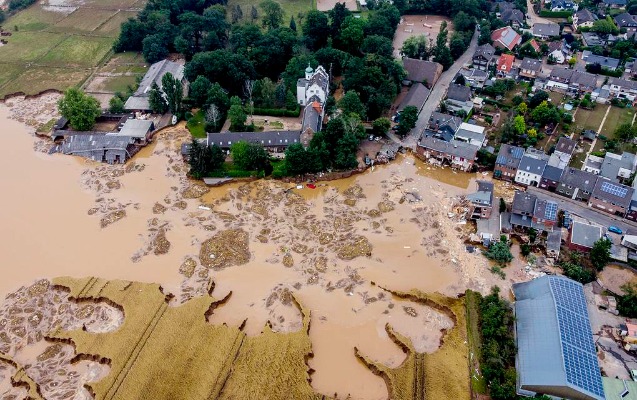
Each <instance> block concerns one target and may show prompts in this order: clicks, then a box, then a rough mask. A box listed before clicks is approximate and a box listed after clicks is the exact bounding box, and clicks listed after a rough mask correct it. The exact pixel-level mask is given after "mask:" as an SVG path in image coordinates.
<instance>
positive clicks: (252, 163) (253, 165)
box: [230, 142, 268, 171]
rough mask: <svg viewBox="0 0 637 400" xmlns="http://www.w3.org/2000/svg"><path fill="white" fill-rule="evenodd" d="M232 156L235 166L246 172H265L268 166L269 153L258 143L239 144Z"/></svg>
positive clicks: (233, 150)
mask: <svg viewBox="0 0 637 400" xmlns="http://www.w3.org/2000/svg"><path fill="white" fill-rule="evenodd" d="M230 154H231V155H232V161H233V162H234V165H235V166H237V167H239V168H240V169H242V170H244V171H263V170H265V168H266V165H267V164H268V153H267V152H266V151H265V149H264V148H263V147H262V146H261V145H260V144H257V143H248V142H237V143H235V144H233V145H232V147H231V148H230Z"/></svg>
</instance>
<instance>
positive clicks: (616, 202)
mask: <svg viewBox="0 0 637 400" xmlns="http://www.w3.org/2000/svg"><path fill="white" fill-rule="evenodd" d="M634 192H635V189H633V188H632V187H630V186H625V185H622V184H621V183H615V182H613V181H610V180H608V179H604V178H599V179H598V180H597V183H596V184H595V188H594V189H593V193H592V194H591V197H590V199H588V205H589V206H590V207H593V208H597V209H599V210H602V211H604V212H607V213H609V214H615V215H619V216H622V217H623V216H625V215H626V213H627V212H628V209H629V207H630V202H631V200H632V197H633V194H634Z"/></svg>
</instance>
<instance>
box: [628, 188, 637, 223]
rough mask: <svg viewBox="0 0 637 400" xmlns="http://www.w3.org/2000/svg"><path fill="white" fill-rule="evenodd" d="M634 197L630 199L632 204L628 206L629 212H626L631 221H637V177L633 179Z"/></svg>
mask: <svg viewBox="0 0 637 400" xmlns="http://www.w3.org/2000/svg"><path fill="white" fill-rule="evenodd" d="M633 189H635V191H634V192H633V197H632V199H631V200H630V206H629V207H628V212H627V213H626V219H629V220H631V221H637V179H634V180H633Z"/></svg>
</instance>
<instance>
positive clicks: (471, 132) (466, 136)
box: [455, 122, 486, 147]
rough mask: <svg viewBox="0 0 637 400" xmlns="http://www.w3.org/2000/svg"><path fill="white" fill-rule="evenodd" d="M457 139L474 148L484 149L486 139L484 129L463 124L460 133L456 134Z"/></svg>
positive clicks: (459, 129)
mask: <svg viewBox="0 0 637 400" xmlns="http://www.w3.org/2000/svg"><path fill="white" fill-rule="evenodd" d="M455 139H456V140H461V141H463V142H466V143H469V144H472V145H474V146H478V147H482V145H483V144H484V140H485V139H486V135H485V133H484V127H482V126H478V125H472V124H468V123H466V122H463V123H461V124H460V128H458V131H457V132H456V137H455Z"/></svg>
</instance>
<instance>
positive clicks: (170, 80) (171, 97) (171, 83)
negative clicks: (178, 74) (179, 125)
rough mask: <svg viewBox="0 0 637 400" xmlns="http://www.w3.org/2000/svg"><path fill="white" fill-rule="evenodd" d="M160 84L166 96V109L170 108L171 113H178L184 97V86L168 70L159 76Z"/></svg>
mask: <svg viewBox="0 0 637 400" xmlns="http://www.w3.org/2000/svg"><path fill="white" fill-rule="evenodd" d="M161 86H162V88H161V89H162V92H164V95H165V97H166V103H167V104H168V110H170V112H171V114H175V115H176V114H178V113H179V112H180V111H181V101H182V100H183V97H184V87H183V85H182V84H181V81H180V80H179V79H177V78H175V77H174V76H173V74H171V73H170V72H167V73H166V74H165V75H164V76H162V78H161Z"/></svg>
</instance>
